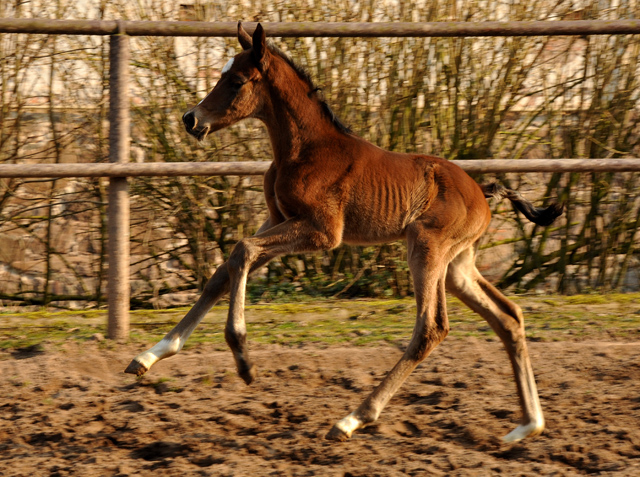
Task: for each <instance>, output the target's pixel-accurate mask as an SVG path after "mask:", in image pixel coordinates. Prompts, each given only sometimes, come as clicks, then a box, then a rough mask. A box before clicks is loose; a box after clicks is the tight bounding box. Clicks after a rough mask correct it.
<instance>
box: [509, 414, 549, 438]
mask: <svg viewBox="0 0 640 477" xmlns="http://www.w3.org/2000/svg"><path fill="white" fill-rule="evenodd" d="M543 430H544V418H543V417H542V416H540V417H539V418H537V419H535V420H534V421H533V422H530V423H529V424H523V425H521V426H518V427H516V428H515V429H514V430H513V431H511V432H510V433H509V434H507V435H506V436H504V437H503V438H502V441H503V442H517V441H520V440H522V439H524V438H525V437H529V436H537V435H538V434H540V433H542V431H543Z"/></svg>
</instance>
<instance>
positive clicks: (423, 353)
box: [407, 322, 449, 363]
mask: <svg viewBox="0 0 640 477" xmlns="http://www.w3.org/2000/svg"><path fill="white" fill-rule="evenodd" d="M448 334H449V323H448V322H447V323H444V324H438V325H433V326H430V327H429V328H427V329H426V330H425V331H424V332H423V333H420V335H418V336H415V337H414V339H413V340H411V343H410V344H409V348H407V357H408V358H409V359H411V360H412V361H416V362H418V363H419V362H421V361H423V360H424V359H425V358H426V357H427V356H428V355H429V353H431V351H433V349H434V348H435V347H436V346H438V345H439V344H440V343H441V342H442V341H443V340H444V339H445V338H446V337H447V335H448Z"/></svg>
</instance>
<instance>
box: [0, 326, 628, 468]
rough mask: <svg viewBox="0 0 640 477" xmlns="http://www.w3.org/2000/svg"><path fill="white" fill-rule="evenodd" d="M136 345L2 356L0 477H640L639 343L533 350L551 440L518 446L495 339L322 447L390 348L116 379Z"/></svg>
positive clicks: (472, 342)
mask: <svg viewBox="0 0 640 477" xmlns="http://www.w3.org/2000/svg"><path fill="white" fill-rule="evenodd" d="M142 349H143V347H142V346H133V345H111V346H109V345H105V343H94V342H86V343H81V342H77V341H69V342H66V343H62V344H49V345H45V346H44V347H43V348H41V349H31V350H30V349H23V350H13V351H7V352H3V353H1V354H0V389H1V390H2V393H1V396H0V475H1V476H40V475H42V476H67V475H76V476H94V475H95V476H102V475H110V476H113V475H118V476H126V475H129V476H134V475H143V476H144V475H163V476H190V475H196V476H197V475H202V476H227V475H229V476H231V475H233V476H247V475H249V476H251V475H253V476H262V475H300V476H303V475H304V476H306V475H331V476H374V475H381V476H392V475H465V476H466V475H498V474H503V475H583V474H601V475H629V476H632V475H640V395H639V394H638V389H639V388H638V380H639V378H640V343H637V342H628V341H627V342H620V341H610V342H607V341H583V342H571V341H568V342H567V341H563V342H555V343H553V342H551V343H549V342H546V343H544V342H538V343H531V344H530V351H531V355H532V360H533V364H534V369H535V371H536V376H537V380H538V385H539V388H540V395H541V400H542V405H543V408H544V410H545V413H546V414H545V415H546V419H547V430H546V431H545V433H544V434H543V435H542V436H540V437H536V438H532V439H528V440H526V441H524V442H522V443H517V444H511V445H507V444H501V442H500V441H499V439H498V438H499V437H500V436H502V435H504V434H506V433H507V432H509V431H510V430H511V429H512V428H513V427H515V426H516V425H517V423H518V419H519V414H520V411H519V407H518V403H517V398H516V391H515V384H514V381H513V378H512V375H511V370H510V368H509V366H508V361H507V358H506V354H505V353H504V352H503V351H502V345H501V344H500V343H499V342H497V341H493V340H492V341H487V340H484V339H479V338H452V337H449V338H447V340H446V341H445V342H444V344H443V345H442V346H440V347H439V348H438V349H436V351H435V352H434V353H433V354H432V355H431V357H430V358H428V360H427V361H426V362H425V363H423V364H422V365H421V366H420V367H419V368H418V369H417V370H416V371H415V372H414V374H413V375H412V376H411V377H410V379H409V380H408V381H407V383H406V384H405V386H404V387H403V388H402V389H401V391H400V392H399V393H398V394H397V395H396V397H395V398H394V399H393V400H392V401H391V403H390V404H389V405H388V406H387V408H386V410H385V412H384V413H383V414H382V416H381V418H380V419H379V421H378V422H377V423H376V424H375V425H373V426H371V427H368V428H366V429H364V430H362V431H360V432H359V433H357V434H356V435H354V437H353V438H352V439H351V440H350V441H348V442H346V443H335V442H330V441H326V440H324V435H325V434H326V432H327V431H328V430H329V429H330V428H331V426H332V424H333V423H334V422H335V421H336V420H338V419H340V418H341V417H343V416H344V415H346V414H347V413H348V412H350V411H351V410H353V409H354V408H355V407H356V406H357V405H358V404H359V402H360V401H361V400H362V399H364V397H365V396H366V394H367V393H368V392H369V391H370V390H371V389H372V387H373V386H374V385H375V384H376V383H377V382H378V381H379V380H380V379H381V377H383V376H384V375H385V373H386V372H387V371H388V370H389V369H390V368H391V366H392V365H393V364H394V363H395V361H396V360H397V359H398V357H399V355H400V351H399V350H398V349H397V348H395V347H393V346H390V345H389V346H382V345H381V346H377V347H364V348H361V347H326V348H323V347H318V346H303V347H300V348H295V349H292V348H285V347H281V346H277V345H260V346H254V350H253V355H254V360H255V362H256V364H257V365H258V366H259V369H260V371H259V373H260V374H259V378H258V380H257V381H256V382H255V383H254V384H253V385H252V386H250V387H247V386H245V385H244V383H243V382H242V381H241V380H240V378H238V377H237V376H236V374H235V370H234V365H233V361H232V358H231V355H230V353H228V352H221V351H215V350H214V349H213V347H212V346H210V345H206V344H205V345H199V346H196V347H195V348H193V349H191V350H188V351H184V352H182V353H181V354H179V355H177V356H175V357H173V358H170V359H168V360H165V361H163V362H160V363H158V364H157V365H156V366H155V367H154V368H153V369H152V370H151V371H150V372H149V373H148V374H147V375H146V376H145V377H143V378H138V379H137V378H135V377H133V376H130V375H125V374H123V373H122V370H123V369H124V368H125V367H126V365H127V364H128V362H129V361H130V358H131V357H132V356H134V355H135V354H136V353H137V352H139V351H141V350H142Z"/></svg>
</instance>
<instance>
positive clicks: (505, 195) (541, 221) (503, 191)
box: [480, 182, 564, 226]
mask: <svg viewBox="0 0 640 477" xmlns="http://www.w3.org/2000/svg"><path fill="white" fill-rule="evenodd" d="M480 188H481V189H482V192H483V193H484V196H485V197H486V198H487V199H490V198H492V197H495V198H496V199H509V200H510V201H511V203H512V204H513V206H514V207H515V208H516V209H518V210H519V211H520V212H522V214H523V215H524V216H525V217H526V218H527V219H529V220H530V221H531V222H533V223H534V224H538V225H542V226H547V225H551V224H552V223H553V221H554V220H556V219H557V218H558V217H560V216H561V215H562V212H563V211H564V204H557V203H554V204H551V205H550V206H549V207H547V208H544V207H535V206H534V205H533V204H532V203H531V202H529V201H528V200H527V199H525V198H524V197H522V195H521V194H520V193H519V192H517V191H515V190H512V189H507V188H506V187H504V186H502V185H500V184H497V183H495V182H493V183H491V184H485V185H481V186H480Z"/></svg>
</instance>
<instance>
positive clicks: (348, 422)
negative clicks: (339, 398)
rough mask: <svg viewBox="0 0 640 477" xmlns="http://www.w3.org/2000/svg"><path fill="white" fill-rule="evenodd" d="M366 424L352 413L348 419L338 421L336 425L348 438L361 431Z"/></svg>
mask: <svg viewBox="0 0 640 477" xmlns="http://www.w3.org/2000/svg"><path fill="white" fill-rule="evenodd" d="M363 424H364V423H363V422H362V421H361V420H360V419H358V418H357V417H356V416H355V413H354V412H352V413H351V414H349V415H348V416H347V417H345V418H343V419H341V420H340V421H338V422H337V423H336V425H335V427H337V428H338V429H340V430H341V431H342V432H344V433H345V434H346V436H347V437H351V434H353V432H354V431H355V430H357V429H360V428H361V427H362V425H363Z"/></svg>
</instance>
